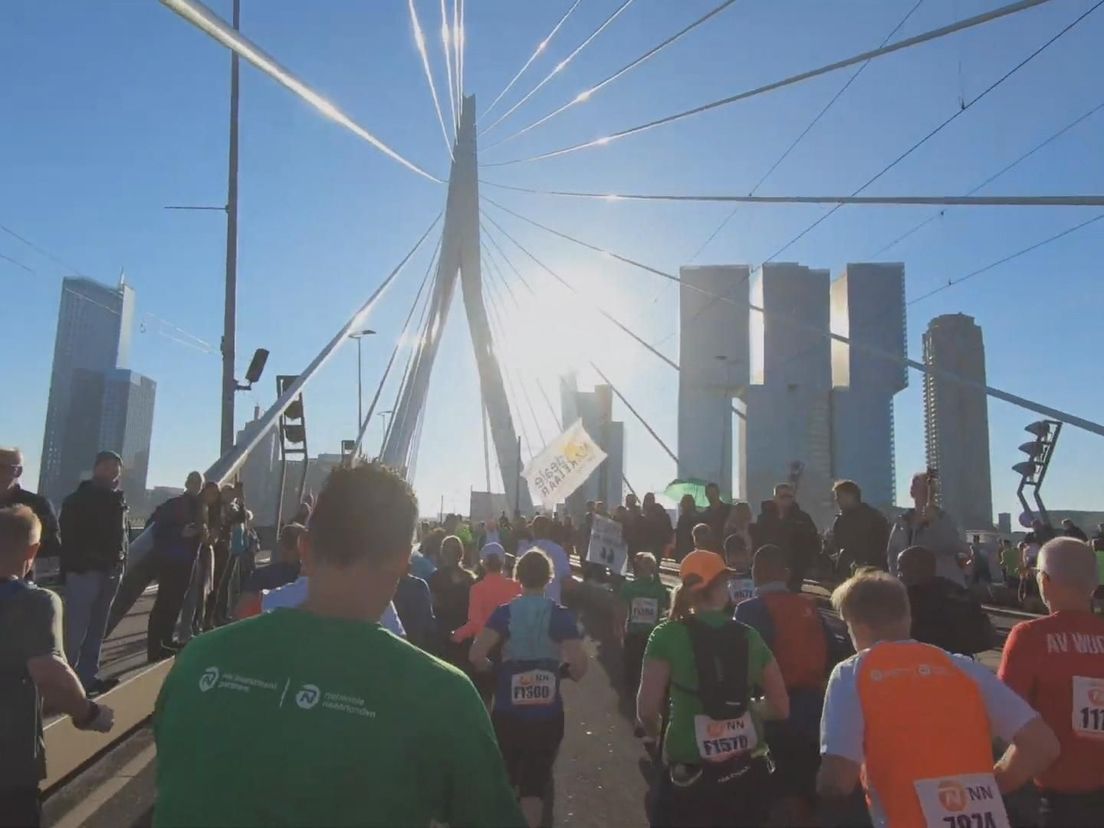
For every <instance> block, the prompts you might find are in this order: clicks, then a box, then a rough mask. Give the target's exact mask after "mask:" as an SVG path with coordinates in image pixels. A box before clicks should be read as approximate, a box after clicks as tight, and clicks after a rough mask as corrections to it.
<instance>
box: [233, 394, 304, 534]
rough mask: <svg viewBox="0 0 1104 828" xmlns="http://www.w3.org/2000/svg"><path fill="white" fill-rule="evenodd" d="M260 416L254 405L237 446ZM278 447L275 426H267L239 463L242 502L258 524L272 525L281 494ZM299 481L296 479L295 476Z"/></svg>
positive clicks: (250, 431)
mask: <svg viewBox="0 0 1104 828" xmlns="http://www.w3.org/2000/svg"><path fill="white" fill-rule="evenodd" d="M260 419H261V407H260V406H259V405H258V406H254V407H253V419H252V420H250V421H249V422H248V423H246V424H245V425H244V426H242V429H241V431H239V432H238V438H237V439H236V440H235V441H234V444H235V445H237V444H239V443H241V442H242V441H243V440H245V439H246V438H248V437H250V436H252V435H253V433H254V432H255V431H256V430H257V427H258V425H259V422H258V421H259V420H260ZM279 464H280V447H279V445H278V444H277V442H276V429H274V428H273V429H269V432H268V434H266V435H265V436H264V437H262V438H261V441H260V442H259V443H258V444H257V446H256V448H254V449H253V451H251V452H250V453H249V456H248V457H247V458H245V462H244V463H243V464H242V467H241V471H240V472H239V473H238V479H239V480H241V482H242V487H243V488H244V490H245V505H246V506H247V507H248V508H249V510H250V511H251V512H253V519H254V521H255V522H256V524H257V525H258V526H272V525H275V523H276V498H277V496H278V495H279V493H280V483H279V479H278V478H279ZM295 479H296V480H298V479H299V478H295Z"/></svg>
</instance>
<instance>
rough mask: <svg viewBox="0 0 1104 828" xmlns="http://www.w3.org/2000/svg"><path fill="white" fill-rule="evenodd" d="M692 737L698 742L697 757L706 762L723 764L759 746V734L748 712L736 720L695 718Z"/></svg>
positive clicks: (701, 716)
mask: <svg viewBox="0 0 1104 828" xmlns="http://www.w3.org/2000/svg"><path fill="white" fill-rule="evenodd" d="M694 737H695V738H696V739H697V742H698V755H699V756H701V758H702V759H705V760H706V761H707V762H723V761H725V760H726V759H731V758H732V757H733V756H738V755H739V754H741V753H747V752H748V751H752V750H755V748H757V747H758V746H759V734H758V733H756V731H755V722H753V721H752V720H751V713H750V712H749V713H745V714H744V715H743V716H741V717H740V718H738V719H711V718H709V717H708V716H704V715H700V716H695V717H694Z"/></svg>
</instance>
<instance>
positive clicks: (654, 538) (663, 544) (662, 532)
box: [642, 504, 675, 560]
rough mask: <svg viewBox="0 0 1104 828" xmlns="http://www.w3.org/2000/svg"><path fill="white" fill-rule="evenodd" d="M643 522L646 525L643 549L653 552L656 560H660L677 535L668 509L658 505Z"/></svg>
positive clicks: (645, 516) (646, 515) (648, 513)
mask: <svg viewBox="0 0 1104 828" xmlns="http://www.w3.org/2000/svg"><path fill="white" fill-rule="evenodd" d="M642 521H643V524H644V531H643V533H642V534H643V538H644V543H643V544H642V548H643V549H645V550H647V551H649V552H651V553H652V554H653V555H655V556H656V560H659V559H660V558H661V557H662V556H663V551H664V550H665V549H666V548H667V544H669V543H670V542H671V538H672V537H673V536H674V534H675V530H674V529H673V528H672V526H671V516H670V515H668V514H667V510H666V509H664V508H663V507H662V506H660V505H659V504H656V505H655V507H654V508H652V509H650V510H649V511H648V512H647V513H645V514H644V516H643V518H642Z"/></svg>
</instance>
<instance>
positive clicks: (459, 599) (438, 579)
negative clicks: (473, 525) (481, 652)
mask: <svg viewBox="0 0 1104 828" xmlns="http://www.w3.org/2000/svg"><path fill="white" fill-rule="evenodd" d="M463 561H464V543H463V541H461V540H460V538H459V537H457V536H456V535H449V536H448V537H446V538H445V539H444V540H443V541H441V551H440V553H439V555H438V561H437V562H438V564H439V568H438V569H437V571H436V572H434V573H433V574H432V575H430V576H429V580H428V581H427V582H426V583H428V584H429V591H430V593H431V594H432V595H433V614H434V616H435V617H436V618H437V642H436V645H435V646H436V649H435V650H434V652H435V653H436V654H437V655H439V656H441V658H443V659H444V660H445V661H447V662H448V663H449V664H452V665H454V666H456V667H459V668H460V669H461V670H466V669H467V667H468V657H467V656H468V652H467V647H463V646H461V645H460V644H459V643H457V642H454V641H453V640H452V633H453V630H456V629H459V628H460V627H462V626H463V625H464V623H465V622H466V621H467V620H468V601H469V599H470V598H471V588H472V584H474V583H475V576H474V575H473V574H472V573H471V572H469V571H468V570H466V569H465V568H464V565H463Z"/></svg>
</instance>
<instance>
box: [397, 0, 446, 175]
mask: <svg viewBox="0 0 1104 828" xmlns="http://www.w3.org/2000/svg"><path fill="white" fill-rule="evenodd" d="M406 5H407V7H408V8H409V9H410V22H411V24H412V25H413V26H414V44H415V46H416V47H417V49H418V55H419V56H420V57H421V59H422V71H423V72H424V73H425V78H426V82H427V83H428V84H429V94H430V95H431V96H432V97H433V111H434V112H436V113H437V122H438V123H440V125H441V135H442V137H444V139H445V149H447V150H448V154H449V158H452V157H453V156H452V139H451V138H449V134H448V127H446V126H445V116H444V114H443V113H442V112H441V100H440V98H438V97H437V84H436V83H435V82H434V80H433V70H432V69H431V68H430V65H429V51H428V49H427V47H426V39H425V32H424V31H422V24H421V22H420V21H419V20H418V11H417V9H416V8H415V6H414V0H406Z"/></svg>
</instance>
